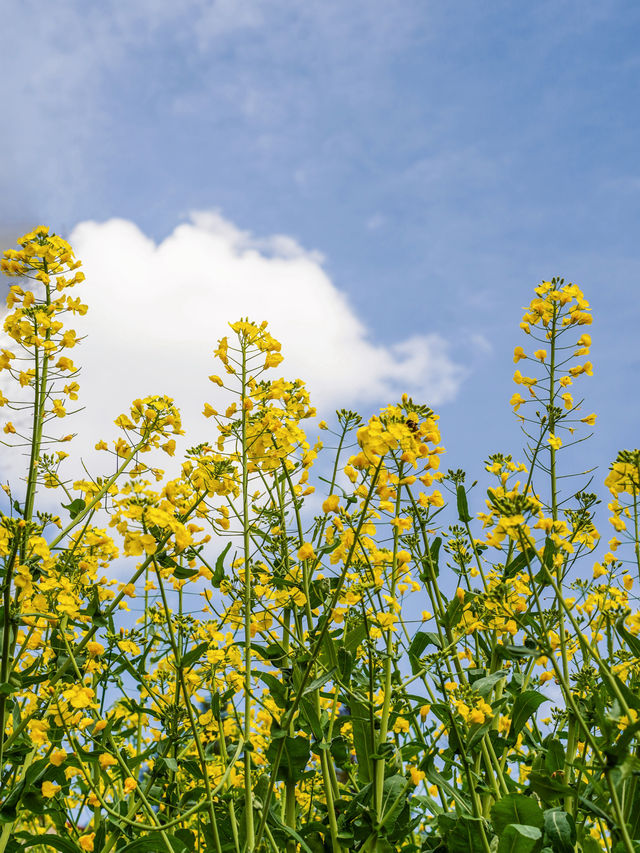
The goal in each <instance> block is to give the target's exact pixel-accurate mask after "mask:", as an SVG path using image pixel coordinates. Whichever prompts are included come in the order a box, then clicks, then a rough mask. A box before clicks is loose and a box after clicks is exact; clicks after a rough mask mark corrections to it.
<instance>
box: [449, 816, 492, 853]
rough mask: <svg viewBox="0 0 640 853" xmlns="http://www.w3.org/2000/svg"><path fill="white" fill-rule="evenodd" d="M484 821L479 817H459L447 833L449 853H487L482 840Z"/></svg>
mask: <svg viewBox="0 0 640 853" xmlns="http://www.w3.org/2000/svg"><path fill="white" fill-rule="evenodd" d="M482 825H483V821H482V819H481V818H478V817H467V815H462V817H459V818H458V819H457V820H456V822H455V824H454V826H453V829H451V830H450V831H449V832H448V833H447V838H446V841H447V851H448V853H485V845H484V842H483V839H482Z"/></svg>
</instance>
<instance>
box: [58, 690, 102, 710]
mask: <svg viewBox="0 0 640 853" xmlns="http://www.w3.org/2000/svg"><path fill="white" fill-rule="evenodd" d="M62 695H63V696H64V698H65V699H66V700H67V702H68V703H69V704H70V705H71V707H72V708H89V707H90V706H91V705H92V704H93V700H94V698H95V694H94V692H93V690H92V689H91V688H90V687H85V686H84V685H82V684H73V685H72V686H71V687H69V688H67V690H64V691H63V693H62Z"/></svg>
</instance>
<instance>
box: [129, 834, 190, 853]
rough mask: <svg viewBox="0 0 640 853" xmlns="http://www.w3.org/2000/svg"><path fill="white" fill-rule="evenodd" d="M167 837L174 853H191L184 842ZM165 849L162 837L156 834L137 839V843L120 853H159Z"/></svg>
mask: <svg viewBox="0 0 640 853" xmlns="http://www.w3.org/2000/svg"><path fill="white" fill-rule="evenodd" d="M166 837H167V838H168V839H169V844H170V845H171V848H172V849H173V851H174V853H189V848H188V847H187V845H186V844H185V843H184V841H181V840H180V839H179V838H176V836H175V835H168V834H167V835H166ZM165 849H166V848H165V845H164V841H163V840H162V836H161V835H160V834H159V833H156V832H154V833H153V834H152V835H145V836H144V838H136V840H135V841H132V842H131V843H130V844H127V846H126V847H121V848H120V849H119V850H118V853H159V851H161V850H165Z"/></svg>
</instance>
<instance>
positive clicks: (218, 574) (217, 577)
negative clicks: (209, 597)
mask: <svg viewBox="0 0 640 853" xmlns="http://www.w3.org/2000/svg"><path fill="white" fill-rule="evenodd" d="M230 548H231V542H227V544H226V545H225V546H224V550H223V552H222V553H221V554H220V556H219V557H218V559H217V560H216V569H215V571H214V573H213V577H212V578H211V584H212V586H214V587H215V588H216V589H219V588H220V584H221V583H222V581H223V580H224V558H225V557H226V556H227V554H228V552H229V549H230Z"/></svg>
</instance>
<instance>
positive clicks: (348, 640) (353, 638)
mask: <svg viewBox="0 0 640 853" xmlns="http://www.w3.org/2000/svg"><path fill="white" fill-rule="evenodd" d="M367 633H368V632H367V625H366V623H365V621H364V619H359V620H358V621H357V622H356V623H355V625H350V626H349V628H348V630H347V631H346V633H345V635H344V642H343V643H342V648H344V649H345V651H347V652H352V653H353V652H356V651H357V649H359V648H360V644H361V643H362V641H363V640H364V638H365V637H366V636H367Z"/></svg>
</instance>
